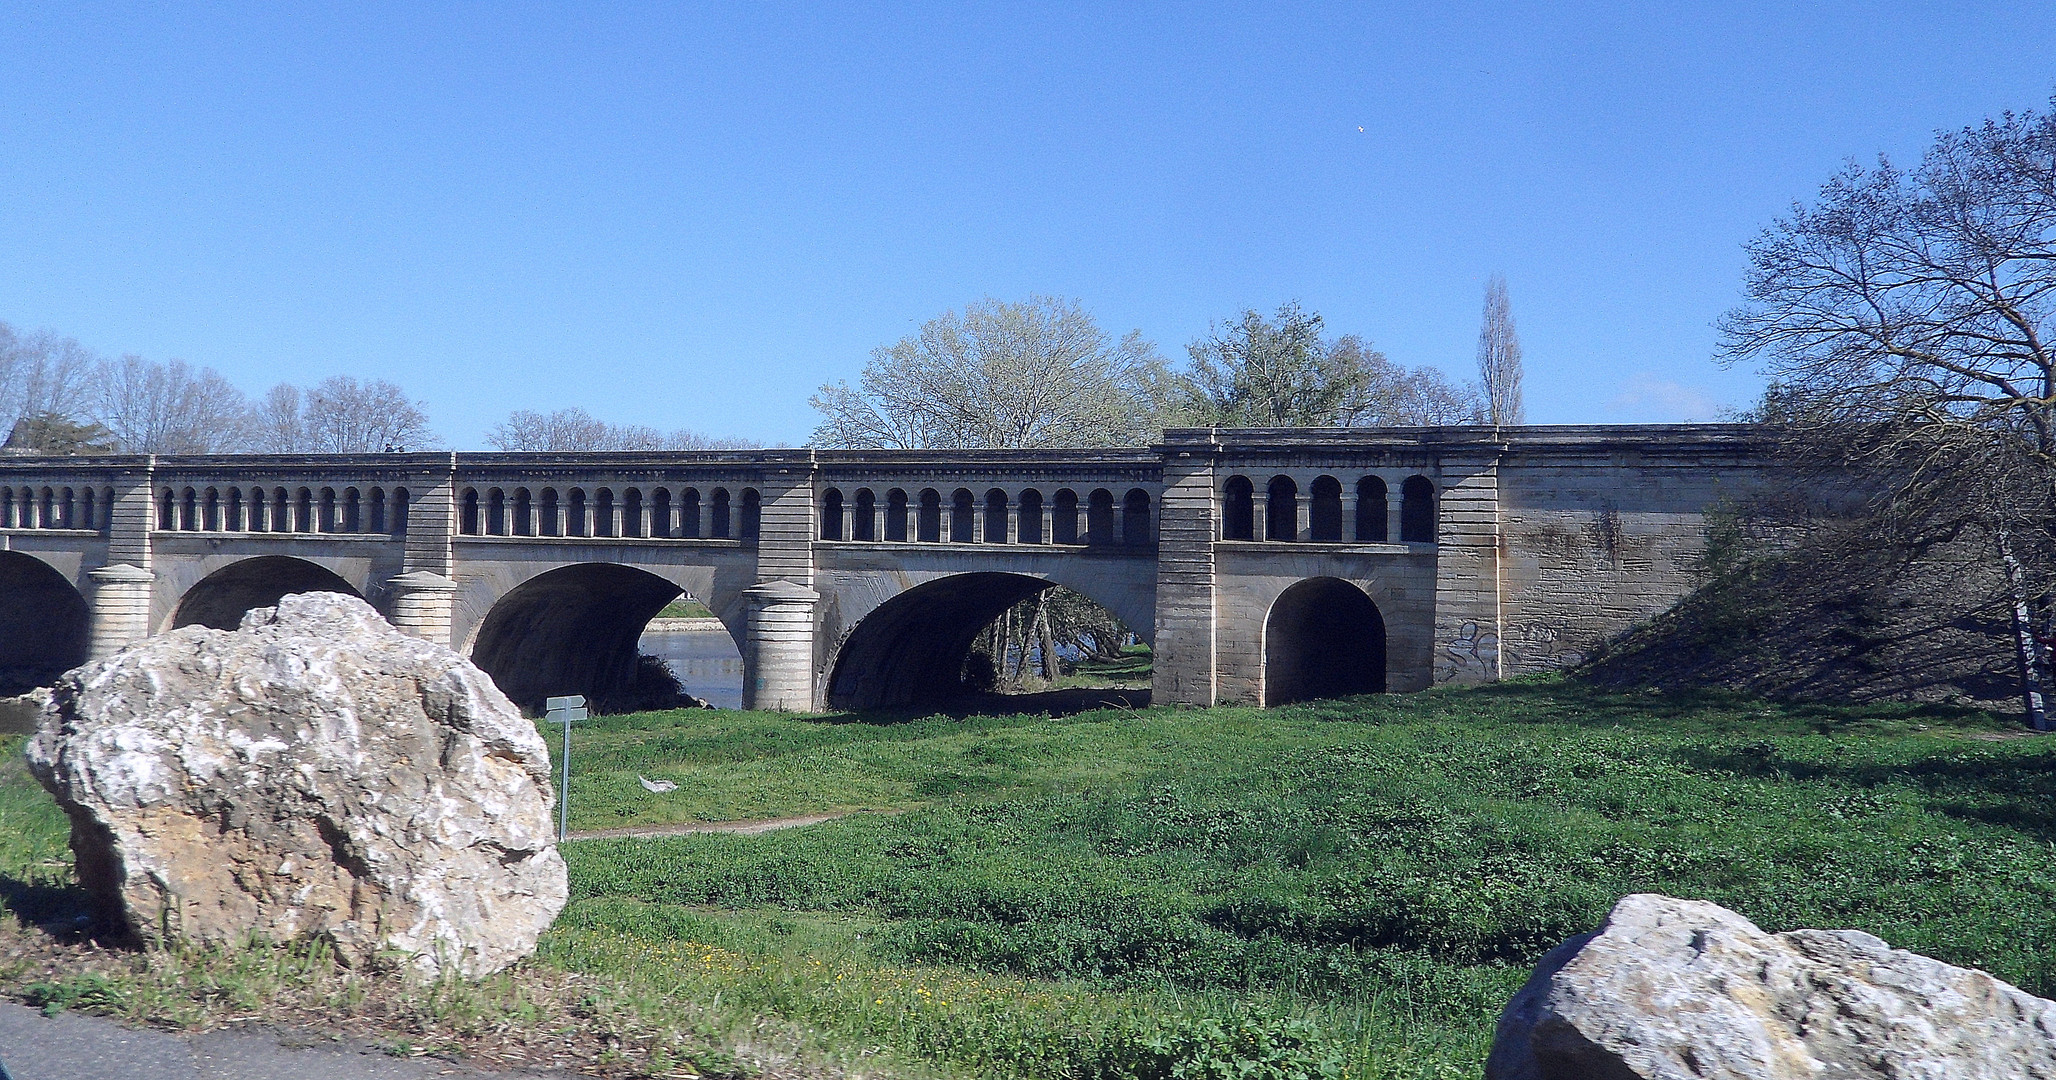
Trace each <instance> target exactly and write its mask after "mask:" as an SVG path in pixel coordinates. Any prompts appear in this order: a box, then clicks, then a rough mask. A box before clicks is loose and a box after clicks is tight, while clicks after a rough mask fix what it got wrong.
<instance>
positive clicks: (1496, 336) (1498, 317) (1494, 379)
mask: <svg viewBox="0 0 2056 1080" xmlns="http://www.w3.org/2000/svg"><path fill="white" fill-rule="evenodd" d="M1478 383H1479V384H1480V385H1482V386H1483V387H1484V388H1485V404H1486V415H1485V418H1486V420H1488V421H1490V422H1491V423H1492V424H1493V425H1494V426H1511V425H1514V424H1524V423H1526V422H1527V410H1526V409H1524V408H1523V407H1522V406H1521V337H1520V335H1519V334H1518V333H1516V332H1515V331H1514V328H1513V305H1512V304H1511V303H1509V302H1508V301H1507V299H1506V278H1505V277H1504V276H1503V275H1500V274H1494V275H1492V278H1491V280H1489V281H1487V282H1486V283H1485V320H1484V324H1483V325H1482V326H1480V327H1479V328H1478Z"/></svg>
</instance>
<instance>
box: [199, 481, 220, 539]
mask: <svg viewBox="0 0 2056 1080" xmlns="http://www.w3.org/2000/svg"><path fill="white" fill-rule="evenodd" d="M200 528H201V530H202V531H204V532H220V531H221V489H220V488H208V489H207V494H206V495H205V496H203V497H202V498H201V503H200Z"/></svg>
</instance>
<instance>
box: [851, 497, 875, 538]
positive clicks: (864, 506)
mask: <svg viewBox="0 0 2056 1080" xmlns="http://www.w3.org/2000/svg"><path fill="white" fill-rule="evenodd" d="M850 539H852V540H864V541H876V540H877V539H878V496H877V495H875V494H872V492H871V489H870V488H858V489H857V498H856V503H855V511H854V512H853V513H852V515H851V517H850Z"/></svg>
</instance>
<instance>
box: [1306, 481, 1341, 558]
mask: <svg viewBox="0 0 2056 1080" xmlns="http://www.w3.org/2000/svg"><path fill="white" fill-rule="evenodd" d="M1307 495H1308V503H1307V509H1306V532H1307V537H1308V539H1311V540H1313V541H1314V542H1315V543H1317V544H1339V543H1341V542H1342V481H1340V480H1337V479H1335V478H1334V477H1332V476H1316V477H1314V484H1313V487H1312V488H1310V489H1308V491H1307Z"/></svg>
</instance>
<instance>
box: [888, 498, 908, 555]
mask: <svg viewBox="0 0 2056 1080" xmlns="http://www.w3.org/2000/svg"><path fill="white" fill-rule="evenodd" d="M885 538H886V539H887V540H889V541H892V542H894V543H904V542H905V541H906V539H907V493H906V490H905V489H904V488H893V489H892V490H891V491H888V492H886V493H885Z"/></svg>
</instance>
